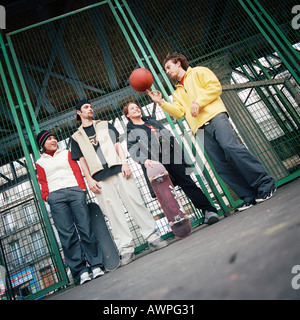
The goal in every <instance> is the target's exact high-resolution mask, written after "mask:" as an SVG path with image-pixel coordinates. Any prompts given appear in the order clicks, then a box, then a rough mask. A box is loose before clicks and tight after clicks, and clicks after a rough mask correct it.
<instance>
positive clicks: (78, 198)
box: [48, 187, 103, 279]
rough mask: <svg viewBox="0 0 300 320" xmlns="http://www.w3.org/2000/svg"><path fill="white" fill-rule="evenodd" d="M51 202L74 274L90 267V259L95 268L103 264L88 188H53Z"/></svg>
mask: <svg viewBox="0 0 300 320" xmlns="http://www.w3.org/2000/svg"><path fill="white" fill-rule="evenodd" d="M48 203H49V205H50V209H51V214H52V217H53V220H54V224H55V227H56V229H57V232H58V235H59V238H60V241H61V245H62V248H63V251H64V256H65V260H66V263H67V265H68V266H69V267H70V270H71V273H72V276H73V277H74V278H75V279H78V278H79V277H80V275H81V274H82V273H83V272H86V271H88V267H87V266H86V261H87V262H88V263H89V264H90V266H91V269H94V268H96V267H102V266H103V261H102V252H101V249H100V246H99V245H98V242H97V239H96V236H95V235H94V234H93V233H92V229H91V221H90V216H89V212H88V207H87V204H86V200H85V192H84V191H83V190H82V189H81V188H79V187H72V188H65V189H60V190H57V191H54V192H50V194H49V196H48ZM78 234H79V237H80V240H79V237H78Z"/></svg>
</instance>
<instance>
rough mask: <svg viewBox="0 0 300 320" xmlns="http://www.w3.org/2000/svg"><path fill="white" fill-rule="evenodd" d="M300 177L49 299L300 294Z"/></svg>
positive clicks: (266, 297) (293, 296) (241, 297)
mask: <svg viewBox="0 0 300 320" xmlns="http://www.w3.org/2000/svg"><path fill="white" fill-rule="evenodd" d="M299 194H300V179H297V180H295V181H293V182H291V183H289V184H287V185H285V186H282V187H280V188H279V189H278V191H277V192H276V193H275V195H274V196H273V197H272V198H271V199H269V200H268V201H265V202H263V203H260V204H257V205H255V206H253V207H252V208H249V209H248V210H246V211H244V212H241V213H236V212H235V213H233V214H231V215H230V216H229V217H226V218H222V219H221V220H220V221H219V222H218V223H216V224H214V225H212V226H206V225H203V226H200V227H197V228H195V229H194V230H193V232H192V234H191V235H190V236H189V237H188V238H186V239H183V240H176V239H175V240H173V241H171V242H170V243H169V245H168V246H167V247H165V248H163V249H161V250H159V251H155V252H152V253H149V254H147V251H146V252H145V253H144V254H140V255H138V256H137V259H136V260H134V261H133V262H131V263H130V264H128V265H126V266H124V267H120V268H118V269H117V270H115V271H113V272H110V273H106V274H105V275H104V276H102V277H100V278H98V279H95V280H92V281H90V282H88V283H86V284H84V285H81V286H73V287H70V288H68V289H66V290H63V291H60V292H57V293H55V294H53V295H51V296H49V297H47V300H107V302H108V301H113V300H118V301H120V300H151V301H152V300H185V301H186V300H202V299H205V300H210V299H213V300H215V299H221V300H223V299H226V300H227V299H238V300H244V299H251V300H252V299H255V300H257V299H258V300H269V299H280V300H290V299H293V300H294V299H295V300H298V299H300V205H299V200H300V197H299Z"/></svg>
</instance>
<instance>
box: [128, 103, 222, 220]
mask: <svg viewBox="0 0 300 320" xmlns="http://www.w3.org/2000/svg"><path fill="white" fill-rule="evenodd" d="M123 114H124V115H125V116H126V117H127V119H128V120H129V122H128V124H127V149H128V152H129V153H130V155H131V157H132V158H133V160H134V161H136V162H137V163H139V164H141V166H142V169H143V172H144V175H145V178H146V181H147V184H148V187H149V189H150V191H151V195H152V197H155V194H154V192H153V189H152V187H151V184H150V182H149V179H148V177H147V173H146V169H147V167H148V166H152V161H153V160H154V161H159V162H160V163H162V164H163V165H164V166H165V167H166V169H167V170H168V172H169V174H170V177H171V179H172V182H173V183H174V184H175V185H179V186H180V187H181V188H182V190H183V191H184V192H185V193H186V195H187V196H188V197H189V198H190V199H191V201H192V202H193V204H194V206H195V207H196V208H198V209H200V210H202V212H203V214H204V216H205V220H204V221H205V223H207V224H213V223H216V222H218V221H219V216H218V213H217V210H216V208H215V207H214V206H212V205H211V203H210V202H209V200H208V199H207V198H206V196H205V195H204V193H203V192H202V190H201V189H200V188H198V187H197V185H196V184H195V182H194V181H193V180H192V178H191V177H190V176H189V175H188V174H186V167H187V164H186V163H185V161H184V157H183V154H182V148H181V146H180V145H179V143H178V142H177V141H176V139H175V137H174V136H173V135H172V133H171V132H170V131H169V130H167V129H166V128H165V127H164V126H163V125H161V124H160V123H159V122H158V121H157V120H156V118H155V117H142V113H141V109H140V107H139V105H138V104H137V103H135V102H129V103H128V104H127V105H126V106H125V107H124V109H123Z"/></svg>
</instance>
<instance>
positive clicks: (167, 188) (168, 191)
mask: <svg viewBox="0 0 300 320" xmlns="http://www.w3.org/2000/svg"><path fill="white" fill-rule="evenodd" d="M152 166H153V167H150V166H148V168H147V175H148V178H149V181H150V183H151V185H152V188H153V190H154V193H155V195H156V197H157V199H158V201H159V202H160V205H161V207H162V209H163V211H164V214H165V216H166V218H167V219H168V221H169V225H170V227H171V229H172V231H173V233H174V234H175V236H177V237H178V238H180V239H183V238H186V237H188V236H189V235H190V233H191V223H190V221H189V216H188V215H187V214H186V212H185V211H184V209H183V206H182V204H181V203H180V201H179V200H178V199H177V196H176V191H175V188H174V185H173V183H172V182H171V179H170V176H169V173H168V171H167V170H166V168H165V167H164V166H163V165H162V164H161V163H160V162H156V161H152Z"/></svg>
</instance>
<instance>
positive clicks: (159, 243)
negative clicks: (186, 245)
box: [148, 238, 168, 251]
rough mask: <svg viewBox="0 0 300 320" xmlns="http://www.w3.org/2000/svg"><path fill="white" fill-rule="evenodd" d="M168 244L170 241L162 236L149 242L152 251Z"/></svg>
mask: <svg viewBox="0 0 300 320" xmlns="http://www.w3.org/2000/svg"><path fill="white" fill-rule="evenodd" d="M167 245H168V242H167V241H165V240H163V239H162V238H157V239H156V240H154V241H152V242H150V243H148V246H149V249H150V250H151V251H155V250H158V249H161V248H164V247H166V246H167Z"/></svg>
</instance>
